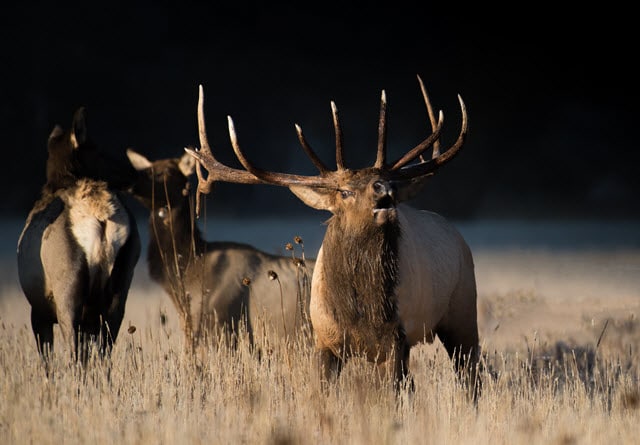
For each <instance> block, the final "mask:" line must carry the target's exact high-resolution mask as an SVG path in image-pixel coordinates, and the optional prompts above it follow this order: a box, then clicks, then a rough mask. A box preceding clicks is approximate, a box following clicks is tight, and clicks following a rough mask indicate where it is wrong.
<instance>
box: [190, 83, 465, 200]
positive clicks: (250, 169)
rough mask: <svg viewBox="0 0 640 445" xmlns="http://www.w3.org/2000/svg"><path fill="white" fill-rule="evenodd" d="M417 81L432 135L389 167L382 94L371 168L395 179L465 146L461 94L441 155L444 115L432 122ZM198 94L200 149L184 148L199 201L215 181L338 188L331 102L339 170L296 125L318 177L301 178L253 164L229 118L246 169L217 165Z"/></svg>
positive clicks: (419, 172) (421, 171)
mask: <svg viewBox="0 0 640 445" xmlns="http://www.w3.org/2000/svg"><path fill="white" fill-rule="evenodd" d="M418 82H419V83H420V88H421V90H422V95H423V98H424V101H425V104H426V106H427V111H428V114H429V119H430V122H431V128H432V133H431V134H430V135H429V136H428V137H427V138H426V139H425V140H423V141H422V142H420V143H419V144H418V145H416V146H415V147H414V148H412V149H411V150H409V151H408V152H407V153H406V154H405V155H404V156H402V157H400V158H399V159H397V160H396V161H393V162H391V163H390V164H387V162H386V159H385V158H386V142H387V141H386V109H387V99H386V94H385V92H384V90H383V91H382V96H381V101H380V119H379V122H378V150H377V156H376V161H375V164H374V168H377V169H381V170H388V171H389V172H391V173H392V174H393V176H394V177H395V178H397V179H403V180H407V179H415V178H421V177H424V176H428V175H431V174H433V173H434V172H435V170H436V169H437V168H439V167H440V166H442V165H444V164H445V163H446V162H448V161H449V160H451V159H452V158H453V157H454V156H455V155H456V154H457V153H458V151H459V150H460V148H461V147H462V145H463V143H464V140H465V138H466V134H467V112H466V108H465V105H464V102H463V101H462V98H461V97H460V95H458V100H459V102H460V107H461V109H462V128H461V130H460V135H459V136H458V139H457V141H456V142H455V143H454V144H453V145H452V146H451V147H450V148H449V149H447V150H445V151H444V152H443V153H440V149H439V144H440V143H439V138H440V132H441V130H442V125H443V122H444V115H443V113H442V111H440V112H439V114H438V121H436V120H435V116H434V113H433V109H432V107H431V102H430V101H429V96H428V95H427V91H426V89H425V88H424V84H423V82H422V79H421V78H420V76H418ZM199 92H200V95H199V100H198V128H199V134H200V144H201V146H202V147H201V149H200V150H198V151H195V150H190V149H185V150H186V151H187V152H188V153H190V154H191V155H192V156H194V157H195V158H196V159H197V160H198V161H199V165H198V168H197V174H198V198H199V194H200V193H209V192H210V190H211V186H212V184H213V183H214V182H215V181H227V182H235V183H243V184H256V183H268V184H272V185H281V186H286V187H288V186H295V185H302V186H308V187H324V188H331V187H336V186H337V181H336V177H335V173H337V172H340V171H343V170H345V167H344V162H343V147H342V129H341V127H340V121H339V119H338V109H337V107H336V105H335V103H334V102H331V111H332V115H333V124H334V129H335V134H336V165H337V169H338V170H337V172H336V171H331V170H329V169H328V168H327V166H326V165H325V164H324V163H323V162H322V161H321V160H320V158H319V157H318V155H317V154H316V153H315V152H314V151H313V149H312V148H311V146H310V145H309V144H308V142H307V141H306V139H305V137H304V135H303V133H302V129H301V128H300V126H299V125H297V124H296V132H297V134H298V139H299V140H300V144H301V145H302V148H303V149H304V151H305V153H307V155H308V156H309V158H310V159H311V161H312V162H313V164H314V165H315V166H316V167H317V168H318V170H319V171H320V174H319V175H316V176H302V175H295V174H290V173H275V172H270V171H266V170H263V169H261V168H258V167H256V166H255V165H253V164H252V163H251V162H250V161H249V160H248V158H247V157H246V156H245V155H244V153H243V152H242V149H241V148H240V144H239V143H238V137H237V135H236V130H235V125H234V123H233V120H232V119H231V117H228V118H227V119H228V124H229V136H230V138H231V145H232V146H233V150H234V152H235V153H236V156H237V158H238V160H239V161H240V163H241V164H242V166H243V167H244V168H245V169H246V171H244V170H238V169H235V168H232V167H228V166H226V165H224V164H222V163H221V162H219V161H218V160H217V159H216V158H215V157H214V156H213V153H212V152H211V148H210V146H209V143H208V140H207V134H206V129H205V122H204V110H203V108H204V92H203V89H202V85H200V89H199ZM429 147H433V152H432V157H431V159H428V160H424V159H423V156H422V154H423V153H424V151H426V150H427V149H428V148H429ZM418 157H420V162H419V163H417V164H412V165H408V164H409V163H411V162H412V161H414V160H415V159H416V158H418ZM201 166H202V167H204V168H205V169H206V170H207V171H208V176H207V178H204V176H203V173H202V170H201ZM198 206H199V204H198Z"/></svg>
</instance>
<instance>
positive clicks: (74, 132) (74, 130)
mask: <svg viewBox="0 0 640 445" xmlns="http://www.w3.org/2000/svg"><path fill="white" fill-rule="evenodd" d="M70 138H71V145H72V146H73V148H74V149H76V148H78V147H79V146H81V145H82V144H84V143H85V142H86V141H87V123H86V117H85V109H84V107H80V108H78V110H77V111H76V112H75V114H74V115H73V123H72V124H71V135H70Z"/></svg>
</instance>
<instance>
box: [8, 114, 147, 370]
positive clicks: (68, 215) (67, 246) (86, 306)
mask: <svg viewBox="0 0 640 445" xmlns="http://www.w3.org/2000/svg"><path fill="white" fill-rule="evenodd" d="M48 148H49V157H48V160H47V182H46V184H45V185H44V187H43V188H42V196H41V198H40V199H39V200H38V201H37V202H36V203H35V204H34V206H33V209H32V210H31V212H30V213H29V215H28V216H27V220H26V223H25V227H24V229H23V231H22V233H21V235H20V238H19V240H18V249H17V259H18V274H19V278H20V285H21V287H22V290H23V291H24V294H25V296H26V297H27V299H28V301H29V303H30V305H31V326H32V329H33V333H34V335H35V338H36V342H37V345H38V350H39V351H40V353H41V354H42V356H43V358H44V359H45V362H46V363H48V356H49V354H50V353H51V352H52V351H53V341H54V338H53V324H54V323H58V324H59V325H60V329H61V332H62V336H63V338H64V341H65V343H67V345H69V346H70V348H71V351H72V353H73V355H74V357H80V358H81V359H82V360H83V362H86V359H87V354H88V352H89V351H88V346H89V342H90V341H96V343H97V344H98V346H99V351H100V353H101V354H102V355H103V356H104V355H105V354H106V353H107V352H108V351H109V350H110V349H111V347H112V346H113V344H114V342H115V340H116V338H117V336H118V332H119V329H120V325H121V323H122V319H123V317H124V310H125V304H126V300H127V294H128V291H129V286H130V284H131V279H132V277H133V270H134V267H135V264H136V262H137V260H138V256H139V254H140V242H139V238H138V232H137V227H136V224H135V220H134V218H133V215H132V214H131V213H130V212H129V209H127V207H126V206H125V205H124V203H123V201H122V196H121V195H119V192H118V191H116V190H115V189H114V188H117V187H123V186H125V185H126V184H127V181H132V180H133V177H132V176H129V177H128V179H127V172H129V173H131V172H132V170H130V166H127V165H124V164H123V165H118V164H117V162H115V161H114V160H113V159H110V158H108V157H106V156H104V155H103V154H102V153H101V152H99V151H98V150H97V149H96V148H95V146H94V145H93V144H92V143H91V141H90V140H89V139H88V138H87V134H86V125H85V116H84V110H83V109H80V110H78V111H77V112H76V114H75V115H74V119H73V123H72V126H71V130H70V131H68V132H64V131H63V130H62V129H61V128H60V127H58V126H56V127H55V128H54V130H53V131H52V133H51V135H50V137H49V147H48Z"/></svg>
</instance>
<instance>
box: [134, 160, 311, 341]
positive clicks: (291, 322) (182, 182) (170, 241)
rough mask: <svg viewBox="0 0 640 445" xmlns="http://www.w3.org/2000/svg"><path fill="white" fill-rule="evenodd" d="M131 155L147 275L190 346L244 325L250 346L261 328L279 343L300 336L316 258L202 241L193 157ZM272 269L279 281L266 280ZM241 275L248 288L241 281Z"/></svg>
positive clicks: (233, 331)
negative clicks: (143, 216)
mask: <svg viewBox="0 0 640 445" xmlns="http://www.w3.org/2000/svg"><path fill="white" fill-rule="evenodd" d="M128 155H129V158H130V160H131V162H132V164H133V165H134V166H135V168H136V169H137V170H138V172H139V176H138V180H137V182H136V185H135V186H134V187H133V190H132V192H133V194H134V196H135V197H136V198H138V199H139V200H140V201H141V202H142V203H143V204H144V205H145V207H146V208H147V209H148V210H149V212H150V214H149V235H150V238H149V244H148V254H147V264H148V267H149V273H150V275H151V278H152V279H153V280H154V281H156V282H158V283H159V284H161V285H162V286H163V288H164V290H165V291H166V292H167V294H168V295H169V297H170V298H171V300H172V302H173V304H174V307H175V308H176V311H177V312H178V315H179V317H180V320H181V324H182V328H183V331H184V335H185V339H186V346H187V348H188V349H193V348H195V347H196V346H198V345H199V344H200V343H201V342H202V341H203V340H204V339H206V338H207V337H214V338H215V337H217V336H218V335H221V334H229V333H230V334H234V335H235V334H237V333H238V332H239V329H238V327H239V326H240V323H241V322H242V323H243V324H244V329H246V331H247V333H248V334H249V338H250V339H251V341H253V335H254V332H255V331H256V329H257V328H258V327H259V326H263V325H266V326H268V329H269V332H271V331H272V330H273V332H274V333H275V334H276V335H277V336H278V337H280V338H285V337H286V336H289V337H293V336H295V335H297V334H298V333H299V332H301V330H302V329H303V327H304V326H303V325H304V324H305V320H306V319H307V317H308V308H309V291H308V288H309V286H310V276H311V273H312V271H313V267H314V264H315V260H313V259H308V258H307V259H305V261H302V259H301V258H299V257H298V258H297V259H296V260H294V259H293V257H292V256H279V255H272V254H269V253H266V252H262V251H260V250H258V249H256V248H255V247H253V246H250V245H248V244H244V243H237V242H228V241H227V242H225V241H206V240H205V239H204V238H203V236H202V233H201V232H200V230H199V229H198V227H197V224H196V221H195V220H194V211H193V210H194V209H193V202H192V198H193V196H192V194H191V193H189V189H190V178H191V176H192V175H193V174H194V172H195V170H194V169H195V160H194V159H193V158H192V157H191V156H189V155H187V154H184V155H183V156H182V157H180V158H169V159H160V160H157V161H154V162H151V161H149V160H148V159H146V158H145V157H144V156H142V155H141V154H139V153H136V152H134V151H133V150H129V151H128ZM270 271H274V272H275V273H276V274H277V277H278V281H275V280H271V279H270V278H269V272H270ZM245 278H248V279H249V281H250V284H249V285H245V284H243V280H245ZM278 282H279V283H280V285H282V291H281V289H280V286H279V283H278Z"/></svg>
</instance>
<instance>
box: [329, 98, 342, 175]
mask: <svg viewBox="0 0 640 445" xmlns="http://www.w3.org/2000/svg"><path fill="white" fill-rule="evenodd" d="M331 113H332V114H333V128H335V131H336V165H337V166H338V170H344V152H343V149H342V128H341V127H340V119H339V118H338V107H336V104H335V102H334V101H331Z"/></svg>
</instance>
